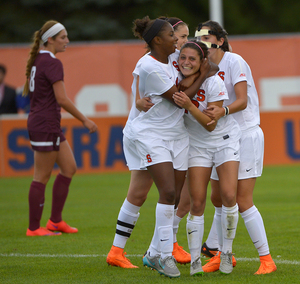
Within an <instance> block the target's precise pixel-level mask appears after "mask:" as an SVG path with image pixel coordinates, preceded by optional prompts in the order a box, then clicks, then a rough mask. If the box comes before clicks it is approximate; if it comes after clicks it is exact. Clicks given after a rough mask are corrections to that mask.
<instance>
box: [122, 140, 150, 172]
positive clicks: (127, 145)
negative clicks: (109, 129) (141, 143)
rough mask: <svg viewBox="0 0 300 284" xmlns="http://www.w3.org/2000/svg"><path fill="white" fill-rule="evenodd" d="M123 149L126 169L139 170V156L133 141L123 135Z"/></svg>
mask: <svg viewBox="0 0 300 284" xmlns="http://www.w3.org/2000/svg"><path fill="white" fill-rule="evenodd" d="M123 151H124V155H125V159H126V163H127V167H128V169H129V170H130V171H134V170H141V168H140V165H141V158H140V156H139V154H138V152H137V150H136V147H135V143H134V141H133V140H132V139H129V138H127V137H126V136H125V135H124V136H123ZM144 170H146V169H144Z"/></svg>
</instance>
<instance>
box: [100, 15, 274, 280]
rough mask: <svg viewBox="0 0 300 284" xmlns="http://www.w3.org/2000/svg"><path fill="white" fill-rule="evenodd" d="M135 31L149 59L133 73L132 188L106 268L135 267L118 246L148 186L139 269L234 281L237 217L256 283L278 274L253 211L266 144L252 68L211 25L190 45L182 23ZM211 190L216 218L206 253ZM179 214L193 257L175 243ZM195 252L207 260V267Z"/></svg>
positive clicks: (128, 152)
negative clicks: (154, 195) (148, 233)
mask: <svg viewBox="0 0 300 284" xmlns="http://www.w3.org/2000/svg"><path fill="white" fill-rule="evenodd" d="M133 31H134V34H135V35H136V36H137V37H139V38H141V39H143V40H144V41H145V42H146V43H147V46H148V52H147V53H146V54H145V55H144V56H143V57H142V58H141V59H140V60H139V61H138V63H137V64H136V67H135V69H134V71H133V77H134V80H133V84H132V93H133V96H134V100H133V105H132V108H131V111H130V114H129V116H128V120H127V123H126V126H125V128H124V131H123V133H124V138H123V142H124V153H125V157H126V161H127V165H128V168H129V170H130V171H131V180H130V185H129V189H128V193H127V197H126V199H125V201H124V203H123V205H122V207H121V209H120V212H119V215H118V221H117V229H116V234H115V237H114V241H113V245H112V248H111V250H110V252H109V254H108V256H107V259H106V261H107V263H108V264H110V265H114V266H119V267H123V268H137V266H135V265H133V264H132V263H131V262H130V260H129V259H128V258H126V257H125V255H124V247H125V244H126V241H127V239H128V238H129V237H130V235H131V233H132V230H133V228H134V226H135V224H136V222H137V219H138V217H139V209H140V207H141V206H142V205H143V203H144V202H145V200H146V198H147V194H148V192H149V190H150V187H151V185H152V183H153V182H154V183H155V185H156V187H157V189H158V193H159V200H158V202H157V205H156V220H155V230H154V234H153V237H152V240H151V243H150V245H149V247H148V249H147V250H146V253H145V254H144V256H143V265H144V266H148V267H150V268H152V269H154V270H157V271H158V272H159V273H160V274H163V275H166V276H168V277H179V276H180V271H179V270H178V268H177V266H176V262H178V263H190V275H202V274H203V273H206V272H207V273H208V272H213V271H217V270H219V271H220V272H221V273H225V274H229V273H231V272H232V271H233V267H234V266H235V265H236V259H235V258H234V256H233V253H232V244H233V240H234V238H235V234H236V228H237V223H238V218H239V212H240V214H241V216H242V218H243V219H244V222H245V226H246V228H247V230H248V233H249V235H250V237H251V239H252V241H253V244H254V245H255V247H256V249H257V251H258V254H259V256H260V261H261V265H260V267H259V269H258V270H257V272H256V273H255V274H266V273H271V272H273V271H276V269H277V268H276V265H275V263H274V261H273V259H272V257H271V255H270V251H269V246H268V241H267V236H266V232H265V228H264V224H263V220H262V217H261V215H260V213H259V211H258V210H257V208H256V207H255V205H254V204H253V190H254V186H255V181H256V178H257V177H259V176H261V174H262V168H263V149H264V137H263V132H262V130H261V128H260V127H259V124H260V115H259V103H258V95H257V92H256V89H255V85H254V81H253V78H252V74H251V70H250V68H249V66H248V64H247V63H246V62H245V60H244V59H243V58H242V57H241V56H239V55H237V54H235V53H233V52H232V51H231V47H230V45H229V43H228V39H227V32H226V31H225V30H224V29H223V28H222V27H221V26H220V25H219V24H218V23H217V22H214V21H207V22H205V23H202V24H200V25H199V26H198V28H197V30H196V33H195V39H193V40H188V35H189V30H188V26H187V24H186V23H184V22H183V21H181V20H180V19H178V18H163V17H160V18H157V19H155V20H150V19H149V18H148V17H145V18H143V19H137V20H135V22H134V28H133ZM209 182H210V183H211V188H212V193H211V201H212V203H213V205H214V206H215V215H214V220H213V223H212V226H211V230H210V233H209V235H208V239H207V240H206V241H205V242H204V243H203V244H202V242H203V233H204V210H205V203H206V192H207V186H208V183H209ZM187 214H188V215H187ZM185 215H187V224H186V232H187V240H188V247H189V251H190V253H188V252H186V251H184V250H183V248H182V247H181V246H179V244H178V242H177V239H176V234H177V231H178V227H179V223H180V221H181V220H182V218H183V217H184V216H185ZM201 253H202V254H204V255H206V256H207V257H210V260H209V261H208V263H206V264H205V265H204V266H202V264H201Z"/></svg>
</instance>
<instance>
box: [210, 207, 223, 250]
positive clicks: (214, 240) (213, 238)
mask: <svg viewBox="0 0 300 284" xmlns="http://www.w3.org/2000/svg"><path fill="white" fill-rule="evenodd" d="M221 213H222V208H221V207H215V214H214V219H213V222H212V224H211V228H210V231H209V234H208V236H207V239H206V245H207V246H208V247H209V248H217V249H218V248H219V241H218V230H217V225H216V222H217V220H216V219H217V218H218V217H219V218H220V219H221ZM220 224H221V221H220Z"/></svg>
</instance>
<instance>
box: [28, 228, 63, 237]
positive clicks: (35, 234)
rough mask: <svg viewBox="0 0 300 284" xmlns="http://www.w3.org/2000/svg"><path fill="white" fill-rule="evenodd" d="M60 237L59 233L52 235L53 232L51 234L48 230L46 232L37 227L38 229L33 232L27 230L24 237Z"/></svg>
mask: <svg viewBox="0 0 300 284" xmlns="http://www.w3.org/2000/svg"><path fill="white" fill-rule="evenodd" d="M59 235H61V233H59V232H58V233H54V232H51V231H49V230H47V229H46V228H43V227H39V228H38V229H36V230H34V231H31V230H29V229H27V232H26V236H28V237H34V236H59Z"/></svg>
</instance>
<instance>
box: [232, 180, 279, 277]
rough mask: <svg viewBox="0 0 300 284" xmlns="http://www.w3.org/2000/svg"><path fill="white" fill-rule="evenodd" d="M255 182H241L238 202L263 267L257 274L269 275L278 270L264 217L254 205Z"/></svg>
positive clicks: (239, 183)
mask: <svg viewBox="0 0 300 284" xmlns="http://www.w3.org/2000/svg"><path fill="white" fill-rule="evenodd" d="M255 181H256V178H250V179H243V180H239V182H238V194H237V202H238V204H239V207H240V206H241V207H240V208H239V210H240V213H241V217H242V218H243V219H244V223H245V226H246V229H247V231H248V233H249V236H250V238H251V240H252V242H253V244H254V246H255V248H256V249H257V251H258V254H259V257H260V262H261V265H260V267H259V269H258V271H257V272H256V273H255V274H267V273H271V272H273V271H276V270H277V268H276V265H275V263H274V261H273V259H272V257H271V254H270V250H269V245H268V240H267V234H266V231H265V226H264V222H263V219H262V216H261V214H260V212H259V211H258V209H257V208H256V207H255V205H254V204H253V190H254V186H255Z"/></svg>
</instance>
